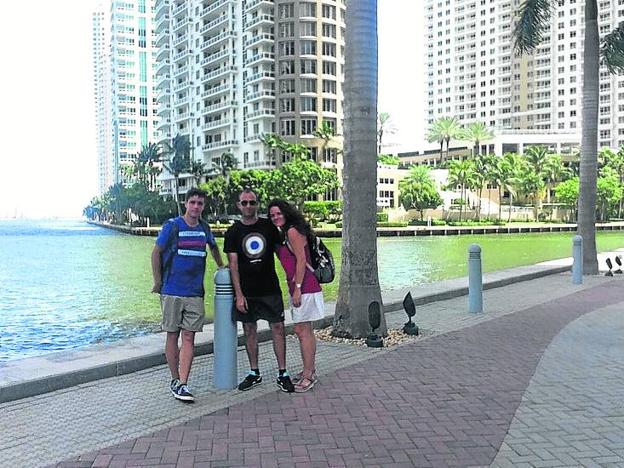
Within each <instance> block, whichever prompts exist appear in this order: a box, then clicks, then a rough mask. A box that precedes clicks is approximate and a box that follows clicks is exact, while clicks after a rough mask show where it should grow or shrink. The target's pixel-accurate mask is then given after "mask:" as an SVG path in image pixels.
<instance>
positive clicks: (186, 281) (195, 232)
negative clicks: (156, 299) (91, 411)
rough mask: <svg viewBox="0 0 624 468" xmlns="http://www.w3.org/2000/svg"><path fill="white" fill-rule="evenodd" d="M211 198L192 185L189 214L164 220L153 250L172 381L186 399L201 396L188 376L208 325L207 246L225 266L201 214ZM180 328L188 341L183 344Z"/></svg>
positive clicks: (178, 394) (179, 395)
mask: <svg viewBox="0 0 624 468" xmlns="http://www.w3.org/2000/svg"><path fill="white" fill-rule="evenodd" d="M205 204H206V193H205V192H203V191H202V190H199V189H197V188H192V189H191V190H189V191H188V192H187V194H186V202H185V206H186V212H185V213H184V216H178V217H177V218H174V219H170V220H169V221H167V222H166V223H165V224H164V225H163V227H162V230H161V231H160V234H159V235H158V239H156V245H155V246H154V249H153V250H152V275H153V277H154V287H153V288H152V292H153V293H157V294H160V306H161V309H162V317H163V318H162V329H163V331H166V332H167V342H166V345H165V356H166V357H167V364H168V365H169V370H170V371H171V379H172V380H171V384H170V386H169V387H170V389H171V393H172V394H173V396H174V397H175V398H176V399H178V400H181V401H185V402H193V401H195V398H194V397H193V394H192V393H191V392H190V390H189V388H188V377H189V374H190V373H191V364H192V363H193V351H194V346H195V332H198V331H201V330H202V328H203V325H204V315H205V311H204V273H205V271H206V246H208V247H210V252H211V254H212V257H213V258H214V260H215V262H217V265H218V266H219V268H223V266H224V265H223V260H222V259H221V252H219V248H218V247H217V243H216V241H215V238H214V236H213V235H212V232H210V228H209V227H208V225H207V224H206V223H204V222H202V221H201V220H200V216H201V213H202V211H203V209H204V206H205ZM180 334H181V335H182V346H181V347H178V339H179V337H180Z"/></svg>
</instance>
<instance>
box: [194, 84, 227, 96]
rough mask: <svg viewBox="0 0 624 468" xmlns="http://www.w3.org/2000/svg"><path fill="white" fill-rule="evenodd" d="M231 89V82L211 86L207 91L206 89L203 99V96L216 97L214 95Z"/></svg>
mask: <svg viewBox="0 0 624 468" xmlns="http://www.w3.org/2000/svg"><path fill="white" fill-rule="evenodd" d="M230 89H231V87H230V85H229V84H224V85H221V86H216V87H214V88H210V89H208V90H206V91H204V92H203V93H202V95H201V97H202V99H203V98H207V97H214V96H218V95H219V94H222V93H225V92H228V91H229V90H230Z"/></svg>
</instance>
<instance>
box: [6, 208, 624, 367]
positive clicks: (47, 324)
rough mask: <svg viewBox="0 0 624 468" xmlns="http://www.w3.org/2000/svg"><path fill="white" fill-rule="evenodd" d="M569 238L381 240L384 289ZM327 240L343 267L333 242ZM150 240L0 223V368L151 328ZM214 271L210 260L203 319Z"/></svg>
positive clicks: (505, 259) (82, 226)
mask: <svg viewBox="0 0 624 468" xmlns="http://www.w3.org/2000/svg"><path fill="white" fill-rule="evenodd" d="M572 237H573V233H543V234H514V235H480V236H448V237H444V236H433V237H399V238H379V239H378V250H379V252H378V258H379V276H380V282H381V287H382V289H383V290H390V289H396V288H401V287H405V286H410V285H415V284H423V283H428V282H434V281H438V280H442V279H448V278H455V277H460V276H465V275H466V266H467V257H468V254H467V251H468V246H469V245H470V244H472V243H475V242H477V243H479V244H480V245H481V248H482V251H483V254H482V257H483V270H484V271H494V270H500V269H505V268H511V267H514V266H520V265H529V264H533V263H537V262H540V261H544V260H550V259H554V258H560V257H567V256H570V255H571V246H572V242H571V239H572ZM597 239H598V248H599V250H610V249H615V248H619V247H623V246H624V233H621V232H599V233H598V236H597ZM325 242H326V244H327V245H328V246H329V247H330V249H331V250H332V251H333V252H334V255H335V259H336V263H337V266H338V267H340V252H339V250H340V239H327V240H326V241H325ZM153 243H154V238H150V237H136V236H130V235H126V234H121V233H118V232H115V231H111V230H107V229H103V228H99V227H95V226H91V225H88V224H86V223H85V222H83V221H80V220H47V221H26V220H0V361H6V360H9V359H15V358H19V357H28V356H35V355H40V354H43V353H46V352H50V351H55V350H61V349H68V348H75V347H81V346H86V345H89V344H92V343H98V342H110V341H114V340H118V339H121V338H124V337H129V336H138V335H142V334H146V333H153V332H156V331H158V330H159V314H160V312H159V305H158V297H157V296H156V295H154V294H150V293H149V291H150V289H151V283H152V280H151V269H150V263H149V262H150V260H149V257H150V251H151V249H152V246H153ZM280 269H281V268H280ZM213 273H214V263H213V262H210V269H209V271H208V273H207V275H206V291H207V293H208V296H207V297H206V303H207V305H208V307H207V309H208V311H209V313H211V312H212V307H211V304H212V290H213V286H212V284H211V282H212V276H213ZM280 273H281V272H280ZM337 288H338V281H335V282H334V283H333V284H331V285H328V286H327V287H326V288H325V295H326V300H332V299H335V297H336V293H337Z"/></svg>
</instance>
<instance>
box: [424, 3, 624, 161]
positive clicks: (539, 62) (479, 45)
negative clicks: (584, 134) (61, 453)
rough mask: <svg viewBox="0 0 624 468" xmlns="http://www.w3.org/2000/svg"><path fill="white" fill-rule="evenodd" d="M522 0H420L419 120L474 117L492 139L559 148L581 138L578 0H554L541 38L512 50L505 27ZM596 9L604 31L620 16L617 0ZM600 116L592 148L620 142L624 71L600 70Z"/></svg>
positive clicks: (623, 137)
mask: <svg viewBox="0 0 624 468" xmlns="http://www.w3.org/2000/svg"><path fill="white" fill-rule="evenodd" d="M521 3H522V1H521V0H425V2H424V9H425V17H426V32H425V34H426V64H427V70H426V84H427V86H426V93H427V94H426V103H427V106H426V113H427V115H426V119H427V122H428V123H429V124H431V123H432V122H433V121H434V120H435V119H438V118H440V117H444V116H454V117H457V118H458V120H459V121H460V123H462V124H469V123H471V122H476V121H480V122H484V123H485V124H486V125H488V126H490V127H492V128H493V129H494V130H495V133H496V134H497V135H499V137H500V136H503V137H507V138H508V139H512V136H513V135H516V136H517V140H518V141H522V142H524V144H530V143H532V142H535V143H539V142H552V144H553V146H557V145H559V146H557V149H558V150H559V151H563V152H565V151H566V148H562V147H561V146H562V142H564V143H563V144H564V145H570V146H578V145H580V138H581V104H582V95H583V91H582V86H583V85H582V71H583V36H584V24H583V17H584V6H585V2H584V1H583V0H558V1H556V2H555V1H553V2H552V3H553V5H554V8H553V12H552V15H551V22H550V27H549V30H548V31H547V32H546V33H545V35H544V39H543V41H542V43H541V44H540V45H539V47H537V49H536V51H535V52H534V53H533V54H531V55H523V56H518V55H516V54H514V51H513V37H512V31H513V25H514V14H515V12H517V11H518V10H519V8H520V5H521ZM598 7H599V26H600V33H601V35H604V34H606V33H607V32H608V31H610V30H611V29H613V28H614V27H616V26H617V24H618V23H619V22H620V21H622V20H623V19H624V0H599V1H598ZM599 114H600V121H599V142H598V143H599V146H611V147H619V146H621V145H623V144H624V76H617V75H610V74H609V73H608V72H607V71H606V69H604V68H601V73H600V110H599ZM521 146H522V144H521ZM498 149H499V150H500V151H503V152H504V151H505V150H506V149H509V150H513V149H514V148H505V145H502V146H501V147H499V148H498ZM516 149H517V148H516ZM567 149H569V147H568V148H567Z"/></svg>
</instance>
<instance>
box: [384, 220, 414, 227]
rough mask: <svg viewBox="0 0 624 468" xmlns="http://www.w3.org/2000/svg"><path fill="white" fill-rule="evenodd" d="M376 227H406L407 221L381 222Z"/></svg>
mask: <svg viewBox="0 0 624 468" xmlns="http://www.w3.org/2000/svg"><path fill="white" fill-rule="evenodd" d="M377 227H407V221H394V222H388V221H382V222H378V223H377Z"/></svg>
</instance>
